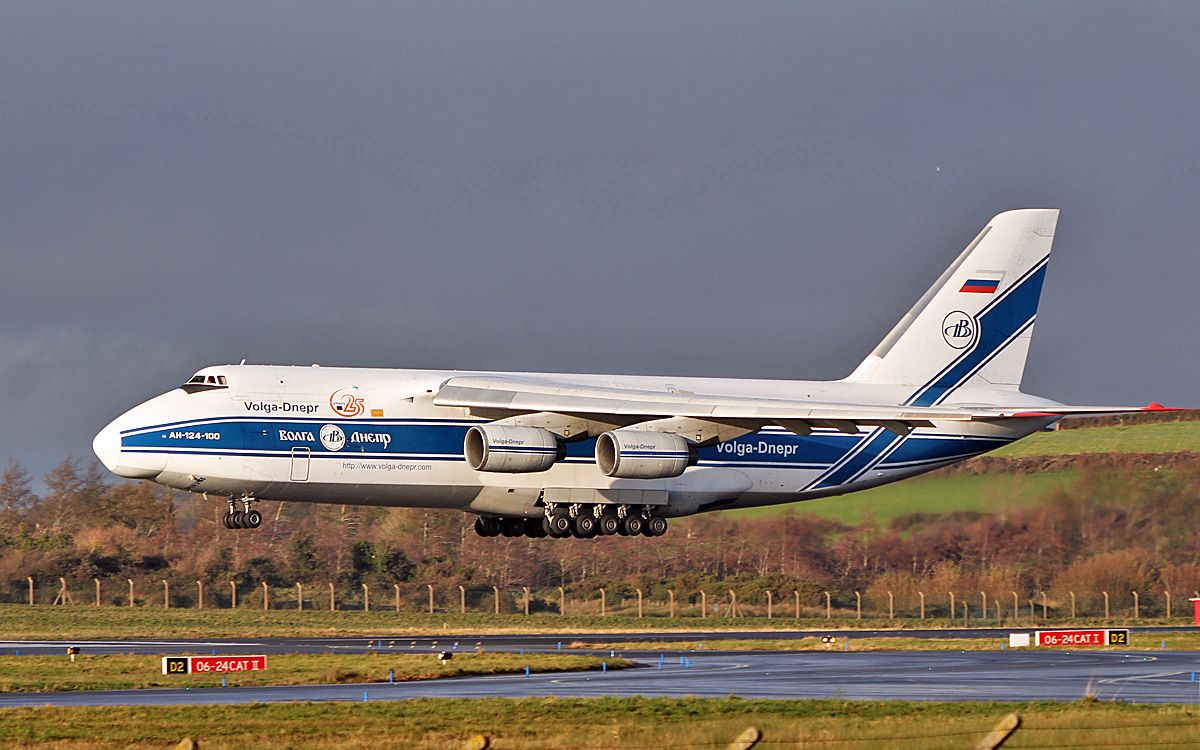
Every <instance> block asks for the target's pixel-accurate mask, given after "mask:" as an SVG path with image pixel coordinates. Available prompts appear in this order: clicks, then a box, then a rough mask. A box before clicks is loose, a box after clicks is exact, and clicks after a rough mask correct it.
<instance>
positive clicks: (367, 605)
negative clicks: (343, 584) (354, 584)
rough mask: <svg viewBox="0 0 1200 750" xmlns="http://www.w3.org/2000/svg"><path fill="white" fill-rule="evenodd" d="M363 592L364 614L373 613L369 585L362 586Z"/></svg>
mask: <svg viewBox="0 0 1200 750" xmlns="http://www.w3.org/2000/svg"><path fill="white" fill-rule="evenodd" d="M362 590H363V612H370V611H371V589H369V588H367V584H365V583H364V584H363V585H362Z"/></svg>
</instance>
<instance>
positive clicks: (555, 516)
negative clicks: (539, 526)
mask: <svg viewBox="0 0 1200 750" xmlns="http://www.w3.org/2000/svg"><path fill="white" fill-rule="evenodd" d="M547 520H548V521H549V524H550V528H549V531H550V536H552V537H554V538H556V539H562V538H563V537H566V536H570V535H571V517H570V516H568V515H567V514H566V512H565V511H561V510H560V511H555V512H554V513H551V514H550V517H549V519H547Z"/></svg>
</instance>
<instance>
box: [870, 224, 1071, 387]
mask: <svg viewBox="0 0 1200 750" xmlns="http://www.w3.org/2000/svg"><path fill="white" fill-rule="evenodd" d="M1057 223H1058V209H1022V210H1018V211H1006V212H1004V213H1002V214H1000V215H999V216H996V217H995V218H994V219H992V220H991V221H989V222H988V225H987V226H986V227H984V229H983V231H982V232H980V233H979V235H978V236H977V237H976V238H975V239H974V240H973V241H972V242H971V244H969V245H967V249H966V250H963V252H962V254H961V255H959V256H958V258H956V259H955V261H954V263H952V264H951V265H950V267H949V268H947V269H946V272H945V273H943V274H942V275H941V277H939V278H938V280H937V281H936V282H934V284H933V286H931V287H930V288H929V291H927V292H925V294H924V295H922V296H921V298H920V299H919V300H917V303H916V304H915V305H913V306H912V309H911V310H909V311H908V313H907V314H905V316H904V317H903V318H901V319H900V322H899V323H897V324H896V327H895V328H893V329H892V331H891V333H889V334H888V335H887V337H886V338H884V340H883V341H881V342H880V344H879V346H877V347H875V350H874V351H873V352H871V354H870V356H868V357H867V358H866V359H865V360H863V362H862V364H860V365H859V366H858V368H857V369H855V371H854V372H853V373H852V374H851V375H850V376H849V377H848V378H847V380H848V381H851V382H860V383H878V384H891V385H906V386H913V388H914V390H913V394H912V397H911V398H910V399H909V400H908V401H907V403H909V404H912V405H918V406H931V405H933V404H937V403H941V402H942V401H944V400H945V399H946V398H947V397H949V396H950V395H951V394H952V393H953V392H954V391H955V390H957V389H958V388H960V387H962V386H964V385H979V386H984V387H992V388H1011V389H1017V388H1019V387H1020V385H1021V376H1022V374H1023V373H1024V370H1025V357H1026V355H1027V354H1028V353H1029V341H1030V338H1031V337H1032V335H1033V323H1034V320H1035V319H1036V317H1037V306H1038V299H1039V298H1040V297H1041V293H1042V281H1043V279H1044V278H1045V274H1046V263H1047V261H1048V259H1049V257H1050V245H1051V243H1052V242H1053V241H1054V227H1055V225H1056V224H1057Z"/></svg>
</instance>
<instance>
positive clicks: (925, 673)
mask: <svg viewBox="0 0 1200 750" xmlns="http://www.w3.org/2000/svg"><path fill="white" fill-rule="evenodd" d="M660 658H661V666H660ZM636 661H637V663H638V667H637V668H634V669H629V670H620V671H618V670H614V671H610V672H607V673H598V672H588V673H572V674H553V675H536V674H535V675H532V676H530V677H523V676H492V677H468V678H455V679H444V680H429V681H420V682H404V683H396V684H388V683H368V684H351V685H312V686H288V687H246V688H238V687H231V688H204V689H192V690H184V689H166V690H113V691H94V692H59V693H8V694H0V708H2V707H14V706H46V705H53V706H119V705H158V706H164V705H185V704H188V705H191V704H241V703H262V702H277V701H363V700H368V701H381V700H382V701H388V700H405V699H410V698H479V697H513V698H517V697H538V696H559V697H580V698H582V697H597V696H651V697H654V696H657V697H682V696H704V697H728V696H731V695H736V696H738V697H741V698H842V699H856V700H889V699H905V700H972V701H1031V700H1078V699H1080V698H1083V697H1084V696H1086V695H1093V696H1095V697H1097V698H1099V699H1101V700H1121V701H1129V702H1143V703H1197V702H1200V682H1196V681H1195V680H1196V677H1195V675H1194V672H1196V671H1200V654H1197V653H1194V652H1171V651H1166V652H1130V653H1116V652H1070V653H1067V652H1049V651H1014V650H1006V651H998V650H997V651H967V652H956V651H935V652H854V651H849V652H841V651H829V652H782V653H761V652H760V653H732V652H726V653H709V654H701V653H695V654H689V655H681V654H678V653H676V654H674V655H671V656H666V655H663V656H661V657H660V655H658V654H653V655H651V654H647V655H645V656H638V657H636Z"/></svg>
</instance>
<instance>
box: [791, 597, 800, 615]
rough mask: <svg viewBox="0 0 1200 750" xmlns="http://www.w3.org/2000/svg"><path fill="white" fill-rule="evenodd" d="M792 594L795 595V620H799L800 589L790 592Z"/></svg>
mask: <svg viewBox="0 0 1200 750" xmlns="http://www.w3.org/2000/svg"><path fill="white" fill-rule="evenodd" d="M792 593H793V594H795V595H796V619H797V620H799V619H800V589H794V590H793V591H792Z"/></svg>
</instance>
